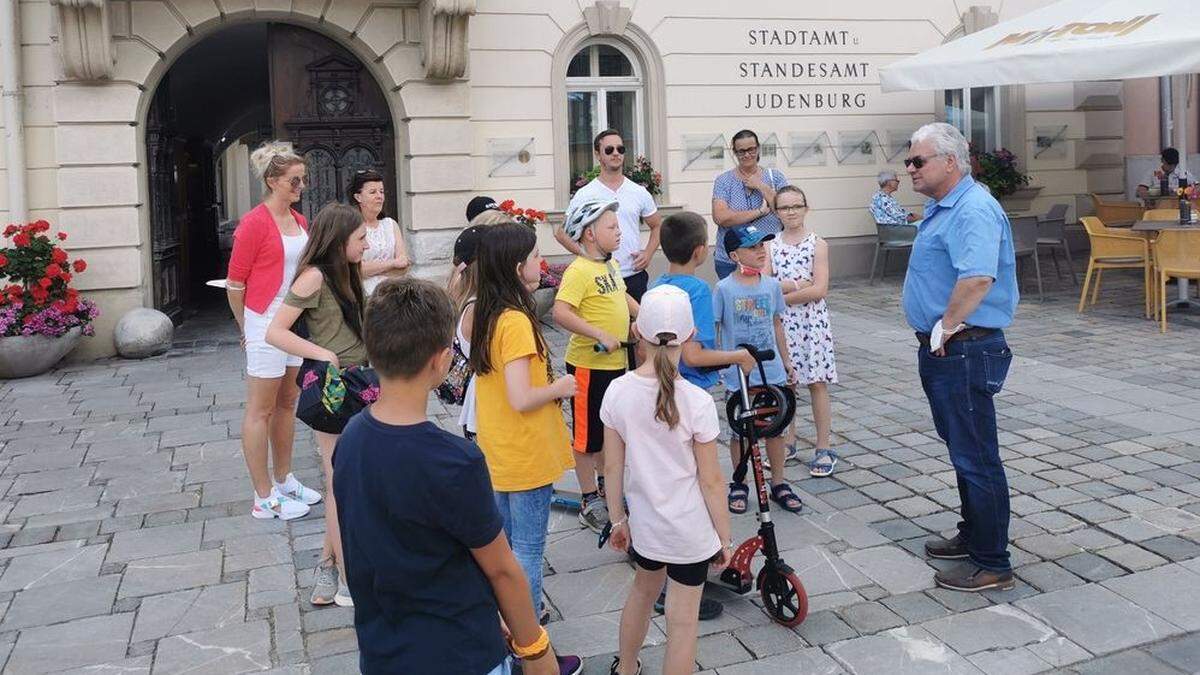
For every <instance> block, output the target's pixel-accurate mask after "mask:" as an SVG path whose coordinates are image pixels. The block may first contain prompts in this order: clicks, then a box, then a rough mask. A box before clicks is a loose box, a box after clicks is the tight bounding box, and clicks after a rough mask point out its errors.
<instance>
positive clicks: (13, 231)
mask: <svg viewBox="0 0 1200 675" xmlns="http://www.w3.org/2000/svg"><path fill="white" fill-rule="evenodd" d="M16 233H17V226H16V225H11V224H10V225H9V226H8V227H6V228H4V236H6V237H11V236H13V235H14V234H16Z"/></svg>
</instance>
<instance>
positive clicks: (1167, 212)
mask: <svg viewBox="0 0 1200 675" xmlns="http://www.w3.org/2000/svg"><path fill="white" fill-rule="evenodd" d="M1142 220H1157V221H1172V220H1179V207H1178V206H1176V207H1175V208H1173V209H1146V212H1145V213H1143V214H1142Z"/></svg>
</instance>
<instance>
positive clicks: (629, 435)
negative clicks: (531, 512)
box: [600, 284, 733, 675]
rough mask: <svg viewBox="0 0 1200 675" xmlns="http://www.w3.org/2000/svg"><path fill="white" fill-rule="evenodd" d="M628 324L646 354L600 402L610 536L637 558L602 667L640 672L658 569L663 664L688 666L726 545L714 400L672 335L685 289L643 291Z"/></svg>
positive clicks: (685, 310) (683, 325)
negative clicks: (612, 648)
mask: <svg viewBox="0 0 1200 675" xmlns="http://www.w3.org/2000/svg"><path fill="white" fill-rule="evenodd" d="M634 332H635V334H636V335H637V336H638V339H639V340H641V341H642V342H643V343H645V345H644V346H645V348H646V350H647V353H648V354H649V355H650V356H651V357H652V358H649V359H646V360H645V362H643V363H642V365H641V366H639V367H638V368H637V370H633V371H630V372H628V373H626V374H625V375H622V376H621V377H620V378H618V379H616V380H614V381H613V383H612V384H611V385H609V388H608V391H607V392H605V394H604V402H603V403H602V404H601V406H600V419H601V421H603V422H604V427H605V428H604V453H605V454H604V457H605V474H604V475H605V476H606V477H607V478H608V481H607V484H608V494H607V500H608V510H609V514H610V519H611V523H612V534H611V539H610V541H611V544H612V546H613V548H615V549H617V550H620V551H627V552H628V553H629V555H630V556H631V557H632V558H633V560H634V562H635V563H637V576H636V577H635V579H634V582H633V587H632V588H631V589H630V591H629V598H628V599H626V601H625V609H624V610H623V611H622V612H621V640H620V644H621V650H620V652H619V653H618V656H616V657H615V658H614V659H613V663H612V668H611V670H610V672H612V673H619V674H620V675H634V674H635V673H640V672H641V662H640V661H639V660H638V658H637V654H638V649H639V648H640V647H641V645H642V641H643V640H645V638H646V631H647V629H648V627H649V624H650V614H651V612H652V610H653V608H654V601H655V600H656V599H657V598H658V593H659V591H660V590H661V589H662V587H663V580H664V577H666V578H667V579H668V580H669V581H668V584H667V607H666V616H667V654H666V660H665V662H664V665H663V672H664V673H690V672H692V668H693V666H694V664H695V661H696V630H697V623H698V621H699V619H698V618H697V616H698V613H699V608H700V597H701V593H702V591H703V590H704V580H705V578H706V577H707V576H708V568H709V566H710V565H712V566H713V567H715V568H723V567H725V566H726V565H728V564H729V559H730V557H731V556H732V555H733V546H732V544H731V542H730V533H729V511H728V509H727V508H726V505H725V479H724V477H723V476H722V475H721V469H720V467H719V466H718V464H717V443H716V440H717V435H718V434H719V433H720V427H719V423H718V421H717V408H716V405H715V404H714V403H713V399H712V396H710V395H709V394H708V392H706V391H704V390H703V389H701V388H700V387H697V386H696V385H694V384H692V383H690V382H688V381H687V380H685V379H683V378H682V377H681V376H680V375H679V357H680V354H681V348H680V345H682V344H683V343H684V342H686V341H687V340H688V339H690V338H691V337H692V334H693V333H694V332H695V325H694V323H693V320H692V306H691V302H690V301H689V299H688V295H687V293H686V292H685V291H683V290H681V289H679V288H677V287H675V286H671V285H665V284H664V285H662V286H658V287H657V288H654V289H651V290H650V291H648V292H647V293H646V295H645V296H643V298H642V303H641V311H639V312H638V318H637V322H636V324H635V325H634ZM626 498H627V499H628V500H629V510H630V513H631V515H630V516H628V518H627V517H626V513H625V501H624V500H625V499H626Z"/></svg>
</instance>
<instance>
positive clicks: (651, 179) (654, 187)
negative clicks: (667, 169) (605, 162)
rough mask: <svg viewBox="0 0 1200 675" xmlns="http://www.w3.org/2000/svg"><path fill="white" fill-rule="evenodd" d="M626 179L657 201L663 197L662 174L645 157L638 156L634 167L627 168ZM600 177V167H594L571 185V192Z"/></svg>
mask: <svg viewBox="0 0 1200 675" xmlns="http://www.w3.org/2000/svg"><path fill="white" fill-rule="evenodd" d="M624 173H625V177H626V178H628V179H629V180H631V181H633V182H635V183H637V184H638V185H641V186H642V187H644V188H646V192H649V193H650V195H651V196H652V197H654V199H655V201H658V198H659V197H660V196H661V195H662V174H661V173H659V172H658V171H655V170H654V165H652V164H651V163H650V160H649V159H647V158H646V156H645V155H638V156H637V158H636V159H634V161H633V165H631V166H627V167H625V171H624ZM599 175H600V167H598V166H593V167H592V168H590V169H588V170H587V171H585V172H584V173H583V174H582V175H580V176H577V177H576V178H575V180H574V181H573V182H572V183H571V192H572V193H574V192H575V191H576V190H578V189H579V188H581V187H583V186H584V185H587V184H588V183H590V182H592V180H594V179H595V178H596V176H599Z"/></svg>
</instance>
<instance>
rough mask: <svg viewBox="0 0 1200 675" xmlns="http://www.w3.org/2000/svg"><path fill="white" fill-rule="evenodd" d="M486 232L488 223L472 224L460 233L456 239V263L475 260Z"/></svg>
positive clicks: (464, 263)
mask: <svg viewBox="0 0 1200 675" xmlns="http://www.w3.org/2000/svg"><path fill="white" fill-rule="evenodd" d="M485 210H486V209H485ZM484 232H487V226H486V225H472V226H471V227H468V228H467V229H465V230H463V231H462V232H460V233H459V234H458V239H455V240H454V264H455V265H470V264H471V263H473V262H475V258H476V257H477V256H478V255H479V242H481V241H483V233H484Z"/></svg>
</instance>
